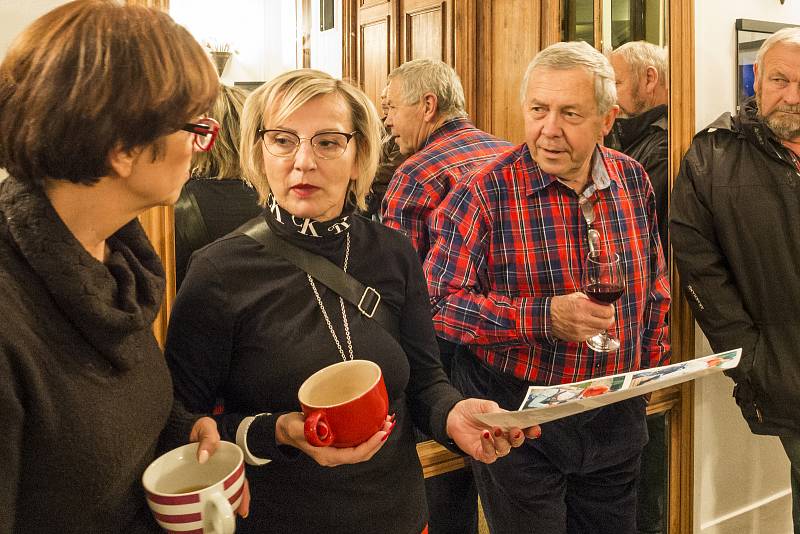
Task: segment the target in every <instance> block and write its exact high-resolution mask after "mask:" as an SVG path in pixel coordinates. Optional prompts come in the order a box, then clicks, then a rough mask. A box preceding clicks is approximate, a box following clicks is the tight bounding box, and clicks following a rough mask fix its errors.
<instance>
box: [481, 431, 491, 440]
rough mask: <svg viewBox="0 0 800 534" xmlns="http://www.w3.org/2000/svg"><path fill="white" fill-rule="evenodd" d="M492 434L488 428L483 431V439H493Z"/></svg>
mask: <svg viewBox="0 0 800 534" xmlns="http://www.w3.org/2000/svg"><path fill="white" fill-rule="evenodd" d="M491 437H492V435H491V434H489V431H488V430H484V431H483V439H491Z"/></svg>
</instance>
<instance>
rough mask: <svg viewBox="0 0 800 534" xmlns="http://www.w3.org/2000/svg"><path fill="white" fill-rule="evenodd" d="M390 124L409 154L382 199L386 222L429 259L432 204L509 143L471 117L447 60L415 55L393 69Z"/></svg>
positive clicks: (389, 92)
mask: <svg viewBox="0 0 800 534" xmlns="http://www.w3.org/2000/svg"><path fill="white" fill-rule="evenodd" d="M386 103H387V105H388V107H389V112H388V113H387V115H386V123H385V124H386V127H387V128H391V130H392V135H393V136H395V141H396V142H397V144H398V146H399V147H400V152H401V153H403V154H405V155H408V156H409V157H408V159H407V160H406V161H405V162H404V163H403V165H401V166H400V167H399V168H398V169H397V170H396V171H395V173H394V176H393V177H392V180H391V182H390V183H389V188H388V189H387V191H386V196H385V197H384V200H383V208H382V211H383V223H384V224H385V225H386V226H388V227H390V228H395V229H397V230H400V231H402V232H404V233H405V234H406V235H407V236H408V237H409V239H410V240H411V244H412V245H413V246H414V248H415V249H416V250H417V253H418V254H419V258H420V261H425V257H426V256H427V255H428V250H429V249H430V245H431V243H430V240H429V238H428V225H429V224H430V220H429V219H430V216H431V213H432V212H433V210H434V209H435V208H436V207H437V206H438V205H439V204H440V203H441V202H442V200H444V197H445V196H447V193H448V192H450V189H452V187H453V185H454V184H455V183H456V182H458V181H460V180H461V178H462V177H464V176H465V175H466V174H467V173H469V172H470V171H472V170H474V169H475V168H476V167H477V166H479V165H481V164H483V163H485V162H486V161H488V160H490V159H492V158H494V157H495V156H496V155H497V154H499V153H500V152H502V151H503V150H505V149H506V148H509V147H510V146H511V143H509V142H508V141H502V140H500V139H498V138H496V137H494V136H492V135H489V134H488V133H486V132H483V131H481V130H479V129H478V128H476V127H475V126H474V125H473V124H472V122H470V120H469V119H468V118H467V112H466V109H465V108H466V106H465V102H464V89H463V88H462V86H461V80H459V78H458V75H457V74H456V72H455V71H454V70H453V68H452V67H450V66H449V65H448V64H446V63H444V62H442V61H439V60H435V59H415V60H413V61H409V62H407V63H403V64H402V65H401V66H400V67H398V68H396V69H395V70H393V71H392V73H391V74H389V85H388V88H387V91H386Z"/></svg>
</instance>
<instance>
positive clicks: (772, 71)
mask: <svg viewBox="0 0 800 534" xmlns="http://www.w3.org/2000/svg"><path fill="white" fill-rule="evenodd" d="M798 84H800V28H791V29H784V30H780V31H779V32H776V33H775V34H773V35H772V36H771V37H769V38H768V39H767V40H766V41H764V44H763V45H762V46H761V49H760V50H759V52H758V55H757V57H756V63H755V92H756V98H755V100H751V101H748V102H746V103H745V104H744V105H743V106H742V110H741V111H740V113H739V114H738V116H736V117H732V116H731V115H730V114H727V113H726V114H725V115H722V116H721V117H720V118H719V119H717V120H716V121H715V122H714V123H712V124H711V125H710V126H708V127H707V128H706V129H704V130H702V131H701V132H700V133H698V134H697V136H696V137H695V139H694V141H693V143H692V146H691V148H690V149H689V152H688V153H687V154H686V156H685V158H684V160H683V162H682V164H681V171H680V174H679V176H678V179H677V181H676V183H675V189H674V190H673V197H672V207H671V210H672V218H671V223H670V231H671V240H672V244H673V248H674V254H675V258H676V260H677V263H678V269H679V271H680V277H681V284H682V285H683V288H684V291H685V293H686V297H687V299H688V301H689V304H690V305H691V306H692V309H693V311H694V314H695V318H696V319H697V322H698V323H699V324H700V326H701V328H702V329H703V332H704V333H705V334H706V336H707V337H708V340H709V341H710V343H711V347H712V348H713V349H714V350H715V351H721V350H724V349H729V348H736V347H742V361H741V363H740V364H739V366H738V367H737V368H736V369H733V370H731V371H730V372H729V376H730V377H731V378H733V380H734V382H735V383H736V386H735V387H734V389H733V394H734V396H735V397H736V402H737V403H738V404H739V407H740V408H741V410H742V415H743V416H744V418H745V420H746V421H747V423H748V424H749V425H750V430H751V431H752V432H753V433H755V434H767V435H776V436H779V437H780V439H781V442H782V443H783V446H784V449H785V451H786V453H787V455H788V457H789V461H790V462H791V480H792V493H793V506H792V515H793V519H794V531H795V533H796V534H797V533H800V508H799V507H798V497H800V409H798V407H799V406H800V355H798V347H800V321H799V320H798V311H797V310H798V303H800V281H799V280H800V278H798V272H800V156H799V155H800V89H799V88H798Z"/></svg>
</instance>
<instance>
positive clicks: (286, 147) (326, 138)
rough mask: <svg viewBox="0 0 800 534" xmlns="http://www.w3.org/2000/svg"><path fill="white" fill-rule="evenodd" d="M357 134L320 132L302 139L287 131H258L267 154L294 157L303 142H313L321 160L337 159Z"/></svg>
mask: <svg viewBox="0 0 800 534" xmlns="http://www.w3.org/2000/svg"><path fill="white" fill-rule="evenodd" d="M355 134H356V132H350V133H345V132H320V133H318V134H316V135H313V136H311V137H300V136H299V135H297V134H293V133H292V132H287V131H285V130H258V133H257V135H258V137H260V138H261V140H262V141H263V142H264V147H265V148H266V149H267V152H269V153H270V154H272V155H273V156H277V157H279V158H289V157H292V156H294V155H295V154H296V153H297V151H298V150H299V149H300V143H301V142H303V141H310V142H311V149H312V150H313V151H314V155H315V156H317V157H318V158H320V159H336V158H338V157H341V155H342V154H344V151H345V150H347V144H348V143H349V142H350V139H352V138H353V136H354V135H355Z"/></svg>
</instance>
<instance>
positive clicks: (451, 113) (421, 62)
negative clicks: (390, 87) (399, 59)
mask: <svg viewBox="0 0 800 534" xmlns="http://www.w3.org/2000/svg"><path fill="white" fill-rule="evenodd" d="M398 79H399V80H402V81H403V103H404V104H406V105H411V104H416V103H417V102H419V101H420V99H421V98H422V95H424V94H425V93H433V94H434V95H436V110H437V112H438V113H439V114H440V115H441V116H442V117H445V118H450V117H464V116H466V115H467V112H466V104H465V99H464V88H463V87H462V86H461V80H460V79H459V77H458V74H456V71H454V70H453V67H451V66H450V65H448V64H447V63H445V62H443V61H439V60H437V59H415V60H413V61H409V62H407V63H403V64H402V65H400V66H399V67H397V68H396V69H394V70H393V71H392V72H391V74H389V81H392V80H398Z"/></svg>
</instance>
